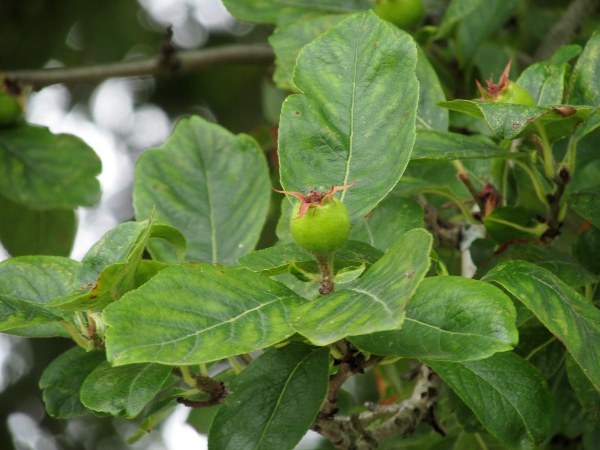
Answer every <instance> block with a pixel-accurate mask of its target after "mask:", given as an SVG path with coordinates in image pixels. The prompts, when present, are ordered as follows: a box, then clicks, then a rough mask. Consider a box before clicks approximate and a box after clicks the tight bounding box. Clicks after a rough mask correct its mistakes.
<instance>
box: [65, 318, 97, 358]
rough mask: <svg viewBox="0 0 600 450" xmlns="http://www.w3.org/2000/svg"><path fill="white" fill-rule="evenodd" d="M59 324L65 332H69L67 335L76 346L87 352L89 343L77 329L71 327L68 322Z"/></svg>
mask: <svg viewBox="0 0 600 450" xmlns="http://www.w3.org/2000/svg"><path fill="white" fill-rule="evenodd" d="M60 324H61V325H62V326H63V327H64V328H65V330H67V331H68V332H69V334H70V335H71V337H72V338H73V340H74V341H75V342H76V343H77V345H79V346H80V347H82V348H83V349H84V350H85V351H86V352H87V351H89V344H90V341H88V340H87V339H86V338H85V337H84V336H83V335H82V334H81V333H80V332H79V331H78V330H77V328H75V327H74V326H73V325H71V324H70V323H69V322H67V321H65V320H63V321H61V322H60Z"/></svg>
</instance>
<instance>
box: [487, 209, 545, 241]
mask: <svg viewBox="0 0 600 450" xmlns="http://www.w3.org/2000/svg"><path fill="white" fill-rule="evenodd" d="M483 223H484V225H485V231H486V232H487V234H488V235H489V236H490V237H491V238H492V239H493V240H495V241H496V242H497V243H499V244H503V243H505V242H507V241H511V240H513V239H526V238H539V237H540V236H541V235H542V234H543V233H544V231H546V230H547V229H548V225H546V224H543V223H540V222H538V221H536V219H535V218H534V217H533V215H532V213H531V212H530V211H528V210H527V209H526V208H523V207H515V206H505V207H503V208H496V209H494V210H493V211H492V212H491V213H489V214H488V215H487V216H485V217H484V219H483Z"/></svg>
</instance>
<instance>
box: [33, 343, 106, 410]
mask: <svg viewBox="0 0 600 450" xmlns="http://www.w3.org/2000/svg"><path fill="white" fill-rule="evenodd" d="M104 361H105V358H104V353H103V352H99V351H96V350H95V351H92V352H89V353H86V351H85V350H83V349H82V348H81V347H74V348H72V349H70V350H68V351H66V352H65V353H63V354H62V355H60V356H59V357H58V358H56V359H55V360H54V361H52V362H51V363H50V365H49V366H48V367H46V370H44V373H43V374H42V377H41V378H40V388H41V389H43V390H44V395H43V397H44V403H45V404H46V411H48V414H49V415H50V416H51V417H54V418H55V419H69V418H71V417H77V416H82V415H84V414H87V413H88V412H89V410H88V409H87V408H86V407H85V406H83V404H82V403H81V400H80V399H79V393H80V390H81V385H82V384H83V381H84V380H85V379H86V377H87V376H88V375H89V374H90V373H91V372H92V371H93V370H94V369H95V368H96V367H98V365H100V364H101V363H102V362H104Z"/></svg>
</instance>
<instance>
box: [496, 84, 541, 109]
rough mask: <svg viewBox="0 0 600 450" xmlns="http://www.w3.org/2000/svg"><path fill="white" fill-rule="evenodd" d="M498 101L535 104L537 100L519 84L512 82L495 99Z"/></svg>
mask: <svg viewBox="0 0 600 450" xmlns="http://www.w3.org/2000/svg"><path fill="white" fill-rule="evenodd" d="M495 101H497V102H498V103H514V104H516V105H529V106H535V100H534V99H533V97H532V96H531V94H530V93H529V92H528V91H527V90H526V89H524V88H522V87H521V86H519V85H518V84H516V83H514V82H511V83H509V85H508V87H507V88H506V89H505V90H504V91H502V92H500V94H499V95H498V98H497V99H496V100H495Z"/></svg>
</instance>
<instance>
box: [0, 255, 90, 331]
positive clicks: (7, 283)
mask: <svg viewBox="0 0 600 450" xmlns="http://www.w3.org/2000/svg"><path fill="white" fill-rule="evenodd" d="M78 265H79V263H78V262H77V261H74V260H72V259H69V258H62V257H57V256H20V257H16V258H11V259H7V260H6V261H3V262H1V263H0V294H3V295H7V296H10V297H13V298H14V299H18V300H21V301H25V303H22V304H21V307H28V306H30V305H29V303H30V302H32V303H36V304H38V305H43V304H45V303H47V302H48V301H50V300H51V299H53V298H56V297H60V296H63V295H66V294H67V293H69V292H70V291H71V290H72V289H74V288H75V281H74V272H75V270H76V269H77V267H78ZM13 305H14V306H16V303H13ZM31 309H34V307H32V308H31ZM35 311H38V310H37V309H36V310H35ZM35 311H32V313H34V315H35V316H37V313H35ZM15 312H18V313H19V314H22V313H24V310H16V311H15ZM40 314H41V316H47V315H48V314H50V315H52V316H61V314H62V313H61V312H60V311H58V310H56V309H52V308H50V309H44V310H42V312H41V313H40ZM5 319H7V320H8V318H7V317H5ZM57 319H58V318H57V317H54V318H51V321H52V322H55V321H56V320H57ZM10 333H11V334H17V335H19V336H28V337H45V336H65V337H66V336H69V334H68V333H67V331H66V330H65V329H64V328H63V327H62V326H60V325H58V324H57V323H48V322H47V321H42V323H41V324H39V325H34V324H33V323H23V324H21V326H19V327H18V328H15V329H12V330H11V331H10Z"/></svg>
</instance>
